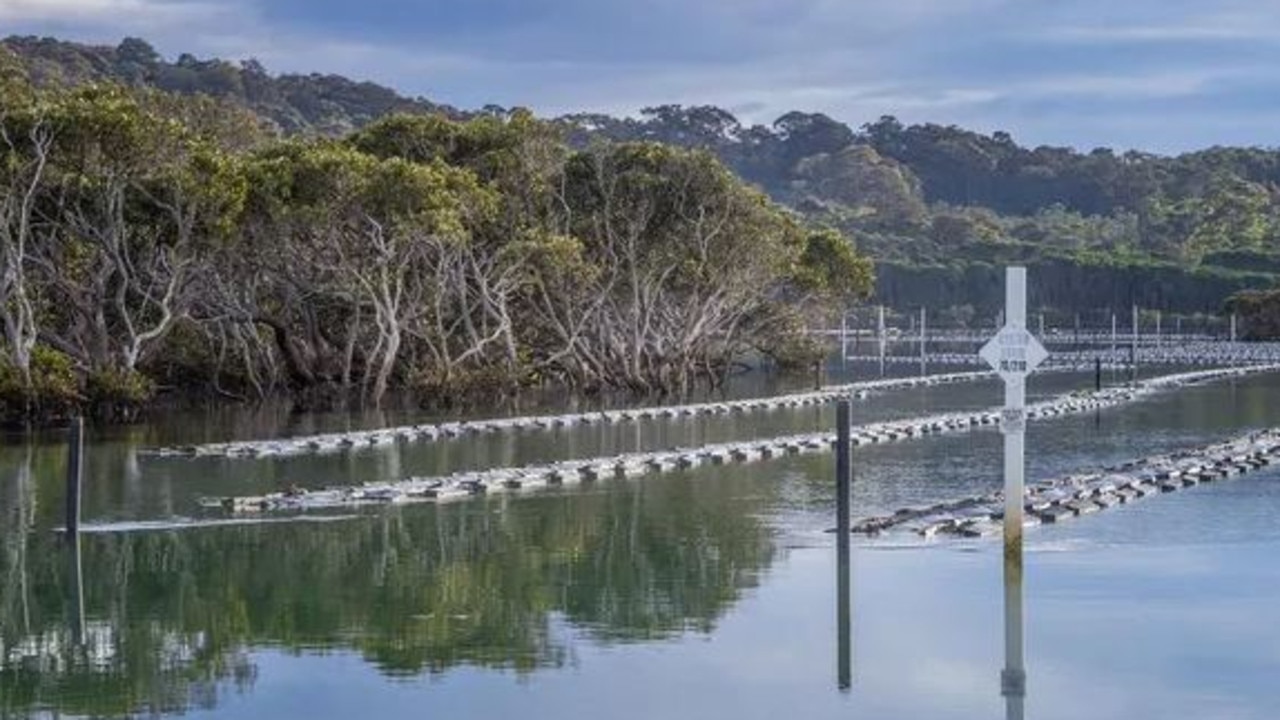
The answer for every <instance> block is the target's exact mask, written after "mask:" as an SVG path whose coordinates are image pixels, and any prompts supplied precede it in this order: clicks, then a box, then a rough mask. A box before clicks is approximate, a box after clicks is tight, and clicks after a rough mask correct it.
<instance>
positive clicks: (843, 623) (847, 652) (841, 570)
mask: <svg viewBox="0 0 1280 720" xmlns="http://www.w3.org/2000/svg"><path fill="white" fill-rule="evenodd" d="M851 580H852V578H851V574H850V568H849V535H848V533H843V534H841V533H837V539H836V685H837V687H839V688H840V690H841V691H842V692H848V691H849V690H850V689H852V688H853V598H852V596H851V595H852V591H851V588H850V587H849V583H850V581H851Z"/></svg>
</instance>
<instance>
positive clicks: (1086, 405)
mask: <svg viewBox="0 0 1280 720" xmlns="http://www.w3.org/2000/svg"><path fill="white" fill-rule="evenodd" d="M1275 370H1280V366H1277V365H1269V366H1254V367H1246V368H1228V369H1217V370H1204V371H1198V372H1190V373H1180V374H1176V375H1167V376H1162V377H1158V378H1152V379H1149V380H1145V381H1142V382H1140V383H1138V384H1137V385H1136V386H1134V387H1131V388H1109V389H1104V390H1101V391H1096V392H1087V393H1072V394H1067V395H1062V396H1059V397H1057V398H1055V399H1052V400H1048V401H1045V402H1040V403H1035V404H1033V405H1031V406H1029V407H1028V408H1027V418H1028V419H1029V420H1037V419H1042V418H1046V417H1056V416H1062V415H1069V414H1075V413H1082V412H1088V411H1092V410H1097V409H1101V408H1106V407H1113V406H1116V405H1120V404H1123V403H1128V402H1133V401H1136V400H1139V399H1142V398H1145V397H1149V396H1150V395H1152V394H1154V393H1157V392H1161V391H1165V390H1170V389H1176V388H1180V387H1185V386H1187V385H1190V384H1194V383H1200V382H1208V381H1212V380H1218V379H1223V378H1229V377H1240V376H1243V375H1247V374H1251V373H1258V372H1265V371H1275ZM999 417H1000V414H999V411H998V410H994V409H990V410H981V411H975V412H953V413H944V414H938V415H931V416H928V417H922V418H915V419H910V420H898V421H891V422H880V423H871V424H866V425H860V426H857V427H855V428H853V432H852V442H853V444H854V445H864V444H870V443H881V442H889V441H894V440H905V439H911V438H919V437H925V436H929V435H936V434H941V433H947V432H959V431H964V430H969V429H972V428H978V427H982V426H995V425H997V424H998V422H999ZM835 444H836V436H835V433H833V432H831V433H811V434H803V435H792V436H786V437H777V438H771V439H759V440H752V441H744V442H730V443H721V444H715V445H706V446H702V447H700V448H692V449H675V450H665V451H658V452H643V453H628V454H622V455H615V456H610V457H599V458H593V459H578V460H569V461H561V462H555V463H550V464H543V465H532V466H524V467H515V468H498V469H491V470H483V471H472V472H458V473H454V474H452V475H448V476H442V477H413V478H408V479H405V480H401V481H395V482H384V483H367V484H364V485H359V486H352V487H342V488H333V489H327V490H320V491H307V490H301V489H298V490H294V491H287V492H281V493H273V494H268V495H260V496H250V497H227V498H208V499H206V500H205V501H204V502H203V503H202V504H204V505H206V506H208V507H211V508H221V509H223V510H226V511H230V512H233V513H257V512H263V511H290V510H292V511H306V510H317V509H325V508H334V507H350V506H353V505H362V504H378V503H407V502H443V501H448V500H454V499H462V498H467V497H470V496H473V495H479V494H494V493H508V492H526V491H530V490H539V489H544V488H547V487H551V486H561V485H574V484H578V483H583V482H592V481H599V480H605V479H609V478H614V477H632V476H638V475H644V474H647V473H659V472H668V471H674V470H678V469H683V468H690V467H696V466H698V465H701V464H704V463H709V464H724V463H730V462H738V463H745V462H754V461H759V460H764V459H767V458H772V457H776V456H781V455H787V454H799V453H808V452H824V451H830V450H831V449H832V448H833V447H834V446H835Z"/></svg>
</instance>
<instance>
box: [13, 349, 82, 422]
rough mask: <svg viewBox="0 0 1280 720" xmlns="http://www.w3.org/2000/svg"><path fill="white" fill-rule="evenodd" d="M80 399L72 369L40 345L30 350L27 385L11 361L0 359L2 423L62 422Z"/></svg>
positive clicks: (65, 360)
mask: <svg viewBox="0 0 1280 720" xmlns="http://www.w3.org/2000/svg"><path fill="white" fill-rule="evenodd" d="M81 399H82V398H81V394H80V383H79V377H78V375H77V373H76V370H75V366H74V364H73V363H72V361H71V358H70V357H68V356H67V355H65V354H63V353H60V352H58V351H57V350H54V349H52V348H50V347H47V346H44V345H36V346H35V347H34V348H33V349H32V351H31V368H30V384H28V382H27V379H26V378H25V377H23V373H22V372H21V371H20V370H19V369H18V368H17V367H15V366H14V365H13V363H12V362H11V361H9V360H7V359H0V419H3V422H5V423H22V422H26V421H30V420H39V421H51V420H57V419H62V418H65V417H66V416H68V415H70V414H71V413H72V412H73V411H74V410H75V408H77V407H78V406H79V405H80V402H81Z"/></svg>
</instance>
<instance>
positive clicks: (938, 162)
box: [3, 38, 1280, 313]
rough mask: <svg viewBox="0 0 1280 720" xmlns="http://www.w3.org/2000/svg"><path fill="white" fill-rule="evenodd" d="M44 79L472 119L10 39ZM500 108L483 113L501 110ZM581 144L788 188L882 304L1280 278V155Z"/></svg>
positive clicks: (267, 79) (874, 128)
mask: <svg viewBox="0 0 1280 720" xmlns="http://www.w3.org/2000/svg"><path fill="white" fill-rule="evenodd" d="M3 45H4V46H6V47H7V48H8V49H9V50H11V51H12V52H14V53H15V54H16V55H17V56H18V57H19V58H20V60H21V61H22V62H23V64H24V65H25V67H26V68H27V71H28V74H29V75H30V76H31V77H32V78H33V79H35V80H36V81H38V82H42V83H56V82H69V83H80V82H85V81H92V80H103V79H111V80H117V81H122V82H125V83H128V84H133V85H150V86H155V87H158V88H161V89H164V90H169V91H176V92H184V93H187V92H203V93H207V94H210V95H214V96H217V97H222V98H230V99H233V100H236V101H238V102H240V103H242V104H244V105H245V106H247V107H249V108H250V109H252V110H254V111H255V112H256V113H257V114H258V115H260V116H262V117H264V118H267V119H269V120H270V121H272V123H274V124H275V125H276V126H278V128H280V130H282V131H284V132H286V133H296V132H317V133H323V134H331V135H336V134H341V133H344V132H347V131H349V130H351V129H352V128H357V127H361V126H363V125H364V124H366V123H367V122H369V121H370V120H373V119H375V118H377V117H380V116H383V115H386V114H388V113H392V112H413V113H421V112H444V113H446V114H450V115H454V116H458V115H461V114H462V113H460V112H459V111H457V110H455V109H453V108H449V107H447V106H441V105H437V104H434V103H432V102H430V101H427V100H423V99H409V98H405V97H402V96H400V95H399V94H397V93H396V92H395V91H393V90H391V89H389V88H386V87H382V86H378V85H375V84H372V83H360V82H354V81H351V80H348V79H346V78H341V77H337V76H332V75H314V74H313V75H282V76H276V77H273V76H271V75H269V74H268V73H267V72H266V71H265V70H264V69H263V68H262V66H261V65H259V64H258V63H256V62H254V61H246V62H242V63H238V64H233V63H229V62H226V61H221V60H198V59H196V58H193V57H191V56H189V55H183V56H181V57H179V58H178V59H177V61H176V62H173V63H170V62H166V61H165V60H163V59H162V58H160V57H159V55H158V54H157V53H156V52H155V51H154V50H153V49H152V48H151V46H149V45H148V44H147V43H145V42H144V41H141V40H137V39H126V40H125V41H124V42H122V43H121V44H120V45H119V46H118V47H114V48H112V47H91V46H85V45H79V44H75V43H68V42H61V41H57V40H50V39H35V38H10V39H8V40H5V41H4V43H3ZM501 112H503V110H502V109H501V108H498V107H488V108H485V109H483V110H480V111H478V112H477V113H476V114H486V113H487V114H492V113H501ZM558 122H559V123H561V124H562V126H563V128H564V130H565V132H566V135H567V137H568V139H569V140H570V142H571V143H572V144H574V145H578V146H584V145H587V144H589V143H591V142H592V141H595V140H599V139H612V140H635V139H647V140H655V141H660V142H664V143H669V144H674V145H680V146H686V147H698V148H705V149H708V150H710V151H712V152H714V153H715V154H716V155H717V156H718V157H719V158H720V159H721V160H722V161H724V162H725V164H727V165H728V166H729V167H731V168H732V169H734V170H735V171H736V172H737V173H738V174H739V175H741V176H742V177H744V178H745V179H747V180H749V181H750V182H752V183H755V184H757V185H759V186H760V187H762V188H764V189H765V190H767V191H768V192H769V193H770V194H771V195H772V196H773V197H774V198H776V199H778V200H780V201H781V202H783V203H785V204H787V205H789V206H791V207H792V208H794V209H796V210H797V211H799V212H801V213H803V214H804V215H806V216H808V217H810V218H812V219H814V220H817V221H821V222H825V223H827V224H831V225H834V226H836V227H839V228H841V229H842V230H843V231H845V232H846V233H847V234H848V235H850V236H851V237H853V238H855V239H856V241H857V243H858V245H859V247H860V248H862V249H864V250H866V251H868V252H869V253H870V254H871V255H872V256H873V257H875V258H876V259H877V261H878V266H879V272H878V275H879V281H880V282H879V291H878V294H879V296H880V299H881V300H882V301H884V302H886V303H888V304H890V305H896V306H899V307H905V306H908V305H918V304H926V305H930V306H934V307H939V308H942V307H953V308H955V307H959V308H961V309H962V313H963V312H967V310H964V309H963V308H964V306H967V305H973V306H976V309H977V310H980V311H985V310H988V309H990V308H991V307H992V306H993V305H994V304H996V303H997V302H998V301H999V293H998V292H997V290H998V286H999V282H998V281H999V277H998V266H999V265H1000V264H1002V263H1006V262H1011V261H1017V262H1025V263H1029V264H1031V265H1032V266H1033V267H1034V268H1035V269H1034V271H1033V272H1034V273H1035V277H1037V278H1038V282H1037V283H1036V287H1038V288H1039V293H1040V294H1039V296H1038V297H1033V302H1035V303H1037V304H1039V305H1041V306H1046V307H1056V308H1058V309H1062V310H1067V311H1088V310H1097V309H1101V308H1105V307H1126V306H1127V305H1128V304H1129V303H1139V304H1141V305H1144V306H1148V307H1161V308H1164V309H1166V310H1171V311H1176V312H1184V313H1192V312H1213V311H1216V310H1217V309H1218V308H1219V307H1220V306H1221V304H1222V302H1223V300H1224V299H1225V298H1226V297H1227V296H1229V295H1231V294H1232V293H1234V292H1236V291H1238V290H1240V289H1243V288H1247V287H1270V286H1272V285H1273V284H1275V280H1276V278H1277V277H1278V275H1277V273H1280V242H1278V239H1280V190H1277V187H1278V185H1280V153H1278V152H1277V151H1275V150H1271V149H1260V148H1211V149H1207V150H1203V151H1199V152H1194V153H1187V154H1183V155H1178V156H1158V155H1151V154H1147V153H1141V152H1134V151H1128V152H1124V151H1114V150H1110V149H1106V148H1099V149H1094V150H1091V151H1087V152H1081V151H1078V150H1074V149H1070V148H1061V147H1047V146H1042V147H1036V148H1028V147H1024V146H1021V145H1019V144H1018V143H1017V142H1015V140H1014V138H1013V137H1011V136H1010V135H1009V134H1007V133H1002V132H997V133H994V134H992V135H984V134H980V133H976V132H971V131H968V130H964V129H962V128H958V127H954V126H942V125H935V124H924V125H912V126H904V125H903V124H901V123H899V122H898V121H897V120H895V119H893V118H891V117H885V118H881V119H879V120H877V121H874V122H871V123H868V124H866V125H863V126H861V127H860V128H857V129H854V128H852V127H850V126H849V125H846V124H844V123H841V122H839V121H837V120H834V119H832V118H829V117H827V116H825V115H822V114H813V113H802V112H792V113H788V114H786V115H784V116H782V117H781V118H779V119H778V120H777V121H776V122H774V123H773V124H772V125H769V126H763V125H745V124H743V123H742V122H740V121H739V120H738V119H737V118H735V117H734V116H733V115H732V114H730V113H728V112H726V111H724V110H721V109H718V108H714V107H705V106H695V107H683V106H671V105H668V106H661V107H655V108H648V109H645V110H643V111H642V112H641V113H640V114H639V116H638V117H634V118H615V117H611V116H605V115H596V114H578V115H569V116H565V117H563V118H559V119H558Z"/></svg>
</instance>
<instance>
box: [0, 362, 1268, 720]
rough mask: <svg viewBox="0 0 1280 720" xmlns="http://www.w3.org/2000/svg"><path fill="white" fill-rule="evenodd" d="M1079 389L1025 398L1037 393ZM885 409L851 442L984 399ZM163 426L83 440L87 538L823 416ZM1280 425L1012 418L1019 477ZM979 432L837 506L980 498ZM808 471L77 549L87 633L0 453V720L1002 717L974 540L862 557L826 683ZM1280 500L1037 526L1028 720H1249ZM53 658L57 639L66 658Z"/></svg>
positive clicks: (798, 468)
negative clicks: (188, 452) (338, 431)
mask: <svg viewBox="0 0 1280 720" xmlns="http://www.w3.org/2000/svg"><path fill="white" fill-rule="evenodd" d="M1089 382H1091V378H1087V377H1085V376H1080V375H1074V376H1073V375H1061V374H1058V375H1046V376H1042V377H1040V378H1037V379H1036V380H1035V381H1034V382H1033V385H1032V388H1031V391H1032V392H1031V394H1032V396H1047V395H1052V394H1056V393H1058V392H1062V391H1064V390H1068V389H1072V388H1078V387H1082V386H1084V385H1087V384H1088V383H1089ZM997 398H998V392H997V388H996V387H995V385H994V383H975V384H972V385H957V386H950V387H937V388H928V389H920V390H912V391H902V392H895V393H891V394H886V395H883V396H879V397H876V398H872V399H870V400H868V401H866V402H864V403H860V404H859V405H857V406H856V408H857V409H856V413H857V417H858V419H859V420H862V421H866V420H872V419H882V418H889V417H904V416H910V415H916V414H922V413H928V412H937V411H943V410H951V409H960V408H971V407H984V406H987V405H989V404H993V403H994V402H995V400H996V399H997ZM277 419H278V418H276V416H270V417H267V418H265V419H264V418H263V417H261V416H255V417H245V416H243V415H236V414H234V413H225V412H224V413H218V414H206V415H201V416H186V417H185V418H173V419H170V420H169V421H168V422H165V423H159V424H156V425H154V426H150V427H140V428H134V429H130V430H129V431H127V432H112V433H108V434H105V435H103V436H101V437H100V438H98V439H97V440H96V441H95V442H94V443H92V444H91V446H90V462H89V467H88V470H87V473H86V501H85V515H86V517H87V518H88V519H89V520H90V521H91V522H95V523H106V522H119V521H135V520H169V519H173V518H176V517H181V516H186V515H192V514H195V512H196V510H195V500H196V498H197V497H199V496H200V495H203V494H211V493H217V494H223V493H231V492H241V493H243V492H261V491H264V490H270V489H273V488H275V487H278V486H279V485H280V484H282V483H293V482H297V483H300V484H309V485H314V486H320V485H325V484H333V483H345V482H358V481H361V480H379V479H391V478H394V477H400V476H403V475H407V474H421V473H430V472H445V471H451V470H454V469H461V468H469V467H489V466H494V465H500V464H523V463H528V462H538V461H542V460H548V459H556V458H562V457H574V456H580V457H585V456H590V455H595V454H601V453H610V452H617V451H620V450H626V449H635V448H657V447H671V446H677V445H683V446H690V445H695V444H700V443H703V442H713V441H717V440H723V439H731V438H746V437H763V436H768V435H776V434H780V433H783V432H800V431H808V430H816V429H819V428H826V427H828V426H829V425H830V424H831V422H832V418H831V416H830V414H829V411H828V410H814V409H807V410H799V411H793V412H778V413H773V414H768V415H752V416H745V417H744V416H732V417H728V418H710V419H703V420H696V421H687V422H684V423H670V424H664V423H659V422H654V423H646V424H640V425H637V426H628V427H625V428H580V429H575V430H572V431H568V432H566V431H559V432H546V433H532V432H530V433H524V434H512V435H507V436H495V437H487V438H471V439H466V440H460V441H452V442H447V443H439V444H434V445H433V444H424V445H419V446H412V447H398V448H392V449H390V450H386V451H368V452H362V453H357V454H352V455H347V456H342V455H339V456H328V457H306V458H297V459H292V460H281V459H275V460H269V461H248V460H238V461H231V460H216V459H207V460H200V461H182V460H173V459H159V458H153V457H148V456H146V455H144V454H142V453H140V452H139V450H140V449H141V448H143V447H146V446H150V445H155V444H158V443H168V442H189V441H193V440H197V439H210V440H215V439H225V438H228V437H233V436H241V437H251V436H254V435H256V434H261V433H259V432H257V431H258V430H262V431H263V432H271V433H279V434H289V433H296V432H308V431H311V430H313V429H317V428H328V427H335V426H339V425H340V424H341V423H347V424H350V425H351V426H366V425H367V424H369V423H373V422H378V421H389V422H399V421H400V419H398V418H389V419H388V418H376V417H374V418H369V417H364V418H350V417H347V418H339V417H336V416H334V417H327V418H326V417H320V418H310V419H306V420H304V421H302V423H301V424H299V422H298V421H297V420H293V421H289V422H288V424H279V423H278V422H277ZM1272 425H1280V377H1275V376H1262V377H1256V378H1249V379H1245V380H1240V381H1236V382H1234V383H1227V382H1224V383H1218V384H1213V385H1206V386H1202V387H1197V388H1189V389H1187V390H1184V391H1182V392H1179V393H1176V394H1168V395H1162V396H1159V397H1157V398H1155V399H1152V400H1150V401H1147V402H1143V403H1140V404H1134V405H1130V406H1126V407H1122V408H1117V409H1113V410H1109V411H1104V412H1102V413H1100V414H1097V415H1087V416H1077V417H1069V418H1060V419H1056V420H1051V421H1044V422H1040V423H1034V424H1032V425H1031V426H1030V429H1029V434H1028V448H1029V453H1028V460H1029V473H1030V476H1031V477H1042V476H1049V475H1054V474H1058V473H1063V472H1068V471H1072V470H1076V469H1084V468H1089V467H1094V466H1097V465H1100V464H1105V463H1108V462H1112V461H1116V460H1120V459H1125V458H1129V457H1133V456H1137V455H1145V454H1148V453H1151V452H1157V451H1162V450H1169V449H1173V448H1177V447H1185V446H1190V445H1198V444H1203V443H1206V442H1210V441H1213V440H1217V439H1222V438H1226V437H1229V436H1234V435H1237V434H1239V433H1241V432H1244V431H1246V430H1249V429H1253V428H1260V427H1267V426H1272ZM999 449H1000V436H999V435H998V434H996V433H994V432H990V431H980V432H974V433H969V434H958V435H952V436H943V437H939V438H932V439H928V440H922V441H916V442H908V443H900V444H895V445H887V446H880V447H874V448H869V449H865V450H862V449H860V450H859V452H858V454H857V457H856V465H857V481H856V487H855V498H854V503H855V508H856V510H855V513H856V514H858V515H862V514H871V513H875V512H883V511H886V510H892V509H894V508H896V507H899V506H901V505H906V504H914V503H918V502H925V501H930V500H939V499H944V498H953V497H957V496H962V495H968V494H972V493H975V492H985V491H988V490H991V489H994V488H996V487H999V485H1000V456H999ZM832 462H833V461H832V458H831V456H823V455H818V456H801V457H789V458H784V459H780V460H776V461H771V462H766V463H759V464H755V465H749V466H721V467H709V468H700V469H696V470H692V471H687V472H684V473H675V474H670V475H664V476H650V477H646V478H643V479H638V480H630V481H618V482H605V483H600V484H599V485H596V486H591V487H585V488H581V489H574V490H565V491H556V492H547V493H543V494H537V495H529V496H522V497H516V496H508V497H494V498H488V499H478V500H476V501H474V502H464V503H457V504H452V505H446V506H440V507H435V506H408V507H396V508H378V509H370V510H362V511H360V512H357V513H352V514H346V515H340V516H329V517H324V516H318V517H316V518H313V519H311V520H310V521H306V522H289V523H282V524H252V525H243V526H236V527H219V528H205V529H186V530H181V531H161V532H155V531H153V532H137V533H106V534H89V535H85V536H84V537H83V538H82V540H81V549H80V563H81V569H82V570H81V577H82V592H83V597H84V603H83V605H84V617H83V621H82V622H81V621H80V614H79V612H78V610H77V608H78V603H76V602H75V601H74V599H75V597H76V593H75V590H74V584H73V578H74V577H75V574H74V573H72V572H69V566H68V558H69V556H70V555H71V553H70V552H69V551H68V550H67V549H66V548H64V547H62V546H61V545H60V544H59V543H58V542H57V541H56V540H55V538H54V536H53V532H52V528H54V527H56V526H57V525H59V524H60V522H61V518H60V515H61V496H62V490H61V485H62V480H61V478H62V473H63V471H64V467H65V466H64V459H63V453H62V451H61V449H60V448H58V447H56V445H53V444H45V445H42V444H35V445H30V446H27V445H10V446H7V447H4V448H2V449H0V472H2V473H3V474H0V539H2V540H3V548H2V552H0V716H3V717H25V716H31V715H34V716H40V715H54V714H59V715H85V716H113V715H122V714H132V715H142V716H145V715H153V714H169V713H175V714H176V713H186V714H188V715H193V716H195V717H206V716H207V717H237V718H239V717H251V718H258V717H261V718H277V717H285V716H296V715H301V714H303V713H306V714H307V715H309V716H312V717H314V718H330V717H333V718H347V717H352V716H359V715H367V716H369V717H402V716H403V717H408V716H424V715H426V716H439V717H486V718H487V717H506V716H516V715H519V716H522V717H559V718H576V717H599V716H601V715H602V714H603V715H604V716H607V717H622V718H632V717H634V718H653V717H663V718H684V717H688V718H703V717H738V718H772V717H779V716H783V715H796V714H801V715H803V716H804V717H815V718H824V717H848V716H860V717H883V718H893V717H903V718H918V717H920V718H922V717H930V718H995V717H1006V715H1005V713H1006V704H1005V699H1004V698H1002V697H1001V694H1000V671H1001V669H1002V668H1003V667H1004V662H1005V658H1004V627H1005V624H1004V620H1005V614H1004V611H1005V608H1004V603H1003V599H1004V597H1005V595H1004V584H1003V579H1002V578H1003V574H1002V554H1001V552H1000V547H999V545H998V544H996V543H990V542H979V543H970V544H958V543H938V544H932V545H927V546H926V545H913V544H908V545H905V546H898V547H892V548H891V547H886V546H883V545H870V546H856V547H855V549H854V552H853V559H852V563H851V572H852V579H853V583H852V587H853V591H852V597H851V606H852V618H853V643H852V650H851V660H852V668H853V670H852V685H851V687H850V688H848V689H847V690H846V691H841V690H840V689H839V688H838V687H837V650H838V646H837V642H836V638H837V633H836V618H837V594H836V577H835V571H836V553H835V552H834V550H833V548H832V542H833V540H832V536H830V535H828V534H826V533H825V532H824V530H825V529H826V528H827V527H828V526H829V525H831V524H832V520H831V517H830V516H831V513H832V507H833V501H834V495H833V492H832V488H831V472H832V470H831V465H832ZM1278 517H1280V475H1277V474H1276V473H1261V474H1257V475H1250V476H1245V477H1243V478H1241V479H1237V480H1233V481H1231V482H1226V483H1217V484H1212V485H1207V486H1203V487H1198V488H1193V489H1189V490H1187V491H1184V492H1181V493H1175V494H1173V495H1168V496H1163V497H1158V498H1152V499H1149V500H1146V501H1144V502H1142V503H1138V504H1135V505H1132V506H1125V507H1122V508H1116V509H1113V510H1111V511H1108V512H1106V513H1102V514H1099V515H1094V516H1090V517H1087V518H1081V519H1078V520H1076V521H1073V522H1071V523H1067V524H1064V525H1062V526H1058V527H1049V528H1043V529H1037V530H1034V531H1031V532H1030V534H1029V536H1028V545H1027V552H1026V556H1025V585H1024V598H1025V599H1024V614H1025V617H1024V621H1025V633H1026V665H1027V696H1026V701H1025V702H1026V716H1027V717H1032V718H1078V717H1093V718H1135V717H1160V718H1180V717H1186V718H1204V717H1212V718H1219V717H1221V718H1272V717H1274V716H1275V714H1276V710H1277V709H1278V708H1280V689H1278V688H1277V686H1276V684H1275V682H1274V677H1275V676H1276V673H1277V671H1280V623H1277V622H1276V621H1275V620H1274V611H1273V610H1272V608H1273V607H1274V605H1275V600H1276V598H1278V597H1280V568H1278V567H1277V565H1276V562H1275V559H1274V558H1275V557H1277V556H1278V555H1280V524H1278V523H1277V522H1276V519H1277V518H1278ZM77 635H78V636H79V639H80V642H79V643H77V642H76V637H77Z"/></svg>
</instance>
